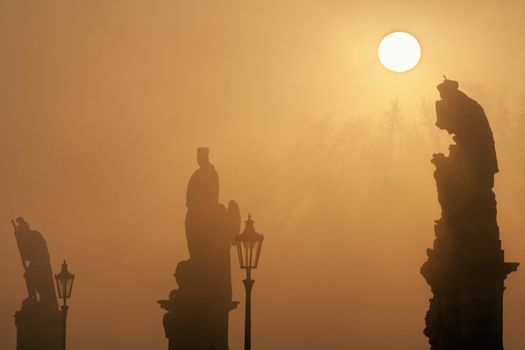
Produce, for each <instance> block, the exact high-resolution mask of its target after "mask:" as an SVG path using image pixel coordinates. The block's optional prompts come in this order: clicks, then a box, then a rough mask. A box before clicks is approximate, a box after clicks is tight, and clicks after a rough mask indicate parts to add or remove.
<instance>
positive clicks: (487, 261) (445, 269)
mask: <svg viewBox="0 0 525 350" xmlns="http://www.w3.org/2000/svg"><path fill="white" fill-rule="evenodd" d="M458 86H459V84H458V83H457V82H455V81H452V80H448V79H446V78H445V80H444V81H443V83H442V84H440V85H439V86H438V90H439V92H440V95H441V100H440V101H437V102H436V113H437V122H436V125H437V126H438V127H439V128H440V129H444V130H447V131H448V132H449V133H451V134H454V141H455V142H456V144H455V145H451V146H450V148H449V149H450V153H449V155H448V157H447V156H445V155H443V154H434V157H433V159H432V163H434V165H435V167H436V170H435V172H434V177H435V179H436V184H437V192H438V200H439V203H440V205H441V209H442V213H441V218H440V219H439V220H437V221H436V224H435V227H434V231H435V235H436V239H435V241H434V246H433V248H432V249H428V250H427V255H428V260H427V262H425V263H424V264H423V266H422V267H421V273H422V274H423V276H424V277H425V279H426V281H427V283H428V284H429V285H430V287H431V289H432V293H433V297H432V299H431V300H430V308H429V310H428V312H427V315H426V328H425V331H424V333H425V335H426V336H427V337H428V338H429V342H430V344H431V350H474V349H475V350H503V343H502V335H503V291H504V289H505V288H504V280H505V278H506V277H507V275H508V274H509V273H511V272H513V271H516V269H517V267H518V263H508V262H505V260H504V252H503V250H502V249H501V241H500V239H499V238H500V237H499V227H498V224H497V221H496V199H495V195H494V192H493V191H492V188H493V186H494V174H496V173H497V172H498V163H497V159H496V151H495V147H494V139H493V136H492V131H491V129H490V126H489V123H488V120H487V117H486V116H485V112H484V111H483V108H482V107H481V106H480V105H479V104H478V103H477V102H476V101H474V100H472V99H471V98H469V97H468V96H467V95H465V94H464V93H463V92H461V91H459V90H458Z"/></svg>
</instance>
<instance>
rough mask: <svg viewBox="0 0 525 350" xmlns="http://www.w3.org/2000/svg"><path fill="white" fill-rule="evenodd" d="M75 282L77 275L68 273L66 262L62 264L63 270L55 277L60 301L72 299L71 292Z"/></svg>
mask: <svg viewBox="0 0 525 350" xmlns="http://www.w3.org/2000/svg"><path fill="white" fill-rule="evenodd" d="M74 280H75V275H73V274H72V273H71V272H69V271H68V269H67V263H66V262H65V261H64V263H63V264H62V270H61V271H60V273H59V274H56V275H55V281H56V285H57V291H58V297H59V298H60V299H69V298H71V291H72V290H73V281H74Z"/></svg>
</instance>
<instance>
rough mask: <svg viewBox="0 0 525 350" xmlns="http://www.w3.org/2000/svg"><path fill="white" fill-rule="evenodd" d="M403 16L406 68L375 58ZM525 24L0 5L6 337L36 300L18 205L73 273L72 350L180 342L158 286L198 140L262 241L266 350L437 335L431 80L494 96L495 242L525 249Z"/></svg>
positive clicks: (423, 8)
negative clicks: (172, 335) (168, 330)
mask: <svg viewBox="0 0 525 350" xmlns="http://www.w3.org/2000/svg"><path fill="white" fill-rule="evenodd" d="M395 30H406V31H409V32H411V33H412V34H414V35H415V36H416V37H417V38H418V39H419V41H420V43H421V46H422V58H421V61H420V63H419V65H418V66H417V67H416V68H415V69H414V70H412V71H410V72H408V73H392V72H389V71H388V70H386V69H385V68H384V67H382V66H381V64H380V63H379V61H378V59H377V54H376V53H377V45H378V44H379V42H380V40H381V38H382V37H383V36H384V35H386V34H388V33H389V32H392V31H395ZM524 34H525V2H524V1H522V0H520V1H517V0H508V1H505V2H501V1H484V2H479V1H458V0H456V1H450V0H444V1H425V2H424V1H408V0H405V1H395V2H394V1H387V0H368V1H349V0H347V1H335V0H323V1H308V0H301V1H299V0H287V1H271V0H270V1H258V0H257V1H227V0H224V1H204V0H203V1H187V2H182V1H173V0H172V1H145V0H142V1H133V0H126V1H98V0H92V1H55V0H48V1H45V2H43V1H15V0H0V164H2V173H1V176H0V198H1V201H0V233H1V234H0V275H1V276H2V277H3V278H4V283H3V286H2V289H1V291H0V348H1V349H14V347H15V340H16V339H15V336H16V329H15V326H14V319H13V318H12V316H13V314H14V312H15V311H17V310H18V309H19V307H20V304H21V301H22V299H23V298H24V296H25V286H24V280H23V278H22V272H23V271H22V267H21V265H20V261H19V256H18V251H17V248H16V243H15V240H14V237H13V232H12V231H13V230H12V227H11V224H10V219H12V218H15V217H17V216H24V217H25V218H26V220H27V221H28V222H29V223H30V224H31V225H32V227H33V228H34V229H37V230H39V231H41V232H42V233H43V234H44V236H45V237H46V239H47V242H48V246H49V250H50V253H51V258H52V265H53V267H54V268H55V269H56V270H57V271H58V268H59V267H60V262H61V261H62V260H63V259H64V258H65V259H67V260H68V262H69V265H70V270H71V271H72V272H73V273H75V274H76V275H77V278H76V280H75V287H74V290H73V298H72V299H71V301H70V305H71V309H70V313H69V318H68V332H69V333H68V337H69V338H68V341H69V345H70V347H71V348H74V349H76V350H92V349H97V350H119V349H122V350H124V349H126V350H143V349H154V350H157V349H159V350H160V349H165V348H167V341H166V339H164V334H163V329H162V315H163V311H162V310H161V309H160V308H159V306H158V305H157V303H156V301H157V300H158V299H162V298H165V297H166V296H167V294H168V293H169V291H170V290H171V289H173V288H175V287H176V283H175V281H174V279H173V277H172V276H171V274H172V273H173V271H174V269H175V266H176V263H177V262H178V261H180V260H182V259H186V258H187V257H188V252H187V248H186V241H185V235H184V224H183V221H184V215H185V210H186V209H185V192H186V184H187V181H188V179H189V176H190V175H191V173H192V172H193V171H194V170H195V169H196V167H197V164H196V148H197V147H198V146H207V147H210V149H211V153H210V158H211V161H212V163H214V164H215V166H216V168H217V170H218V172H219V176H220V179H221V196H220V197H221V201H222V202H223V203H227V201H228V200H229V199H235V200H237V201H238V203H239V205H240V207H241V212H242V215H243V216H246V215H247V214H248V212H251V213H252V215H253V218H254V220H255V225H256V228H257V229H258V231H260V232H262V233H264V235H265V237H266V239H265V243H264V247H263V252H262V257H261V261H260V266H259V269H258V270H257V271H255V272H254V278H255V280H256V283H255V286H254V295H253V297H254V301H253V349H254V350H265V349H272V350H284V349H302V350H320V349H331V350H344V349H345V350H346V349H355V350H360V349H362V350H371V349H381V348H382V349H385V348H388V349H390V350H412V349H413V350H419V349H425V348H427V346H426V342H427V339H426V338H425V337H424V336H423V334H422V330H423V327H424V315H425V312H426V309H427V307H428V305H427V302H428V299H429V298H430V296H431V294H430V289H429V288H428V286H427V285H426V283H425V281H424V279H423V278H422V277H421V276H420V275H419V267H420V265H421V264H422V263H423V262H424V261H425V259H426V255H425V250H426V249H427V248H428V247H430V246H431V244H432V241H433V220H435V219H438V218H439V216H440V209H439V205H438V203H437V196H436V189H435V183H434V179H433V176H432V172H433V167H432V164H431V163H430V161H429V160H430V158H431V155H432V153H435V152H444V151H446V149H447V145H448V144H449V143H450V142H451V140H450V137H449V136H448V135H447V134H446V132H444V131H440V130H438V129H437V128H435V127H434V126H433V123H434V118H435V116H434V111H433V102H434V100H436V99H437V98H438V94H437V91H436V89H435V86H436V84H438V83H439V82H440V81H441V79H442V78H441V76H442V74H446V75H447V76H448V77H449V78H451V79H456V80H459V82H460V87H461V88H462V89H463V91H465V92H466V93H467V94H469V95H470V96H471V97H473V98H475V99H477V100H478V102H480V103H481V104H482V105H483V106H484V107H485V109H486V112H487V114H488V118H489V121H490V122H491V124H492V126H493V130H494V134H495V140H496V150H497V152H498V157H499V160H500V174H498V175H497V176H496V188H495V191H496V198H497V200H498V217H499V224H500V228H501V237H502V240H503V247H504V249H505V251H506V255H507V260H508V261H521V262H522V263H525V238H524V236H523V232H525V215H524V214H523V213H524V212H525V181H524V179H525V137H524V133H525V64H524V62H525V41H524V40H523V36H524ZM524 269H525V266H522V269H521V270H520V271H518V272H517V273H514V274H512V275H510V277H509V279H508V280H507V281H506V285H507V287H508V288H507V290H506V292H505V293H506V296H505V337H504V339H505V346H506V347H505V348H506V350H520V349H522V348H523V346H524V344H525V333H524V332H523V329H525V272H524ZM232 271H233V287H234V299H235V300H240V301H241V306H240V308H239V309H237V310H235V311H233V312H232V313H231V317H230V330H231V331H230V347H231V350H239V349H241V348H242V341H243V326H244V324H243V320H244V309H243V303H244V290H243V286H242V282H241V280H242V278H243V276H242V274H241V271H239V269H238V265H237V261H235V260H233V261H232Z"/></svg>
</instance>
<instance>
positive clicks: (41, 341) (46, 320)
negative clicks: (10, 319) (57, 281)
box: [15, 300, 62, 350]
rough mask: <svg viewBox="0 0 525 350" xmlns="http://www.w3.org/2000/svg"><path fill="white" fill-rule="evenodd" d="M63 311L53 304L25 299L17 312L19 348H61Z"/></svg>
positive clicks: (19, 349) (45, 349) (37, 349)
mask: <svg viewBox="0 0 525 350" xmlns="http://www.w3.org/2000/svg"><path fill="white" fill-rule="evenodd" d="M61 320H62V314H61V312H60V311H59V310H58V309H56V308H55V307H53V306H47V305H42V304H41V303H38V302H35V301H27V300H26V301H24V303H23V306H22V308H21V310H20V311H17V312H16V313H15V324H16V331H17V334H16V349H17V350H59V349H61V339H62V338H61V334H62V329H61V325H62V323H61Z"/></svg>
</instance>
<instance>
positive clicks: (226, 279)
mask: <svg viewBox="0 0 525 350" xmlns="http://www.w3.org/2000/svg"><path fill="white" fill-rule="evenodd" d="M208 154H209V150H208V149H207V148H199V149H198V151H197V161H198V164H199V169H197V170H196V171H195V173H194V174H193V175H192V176H191V178H190V181H189V183H188V191H187V197H186V206H187V208H188V211H187V214H186V220H185V228H186V238H187V241H188V250H189V253H190V259H189V260H185V261H182V262H180V263H179V264H178V265H177V269H176V273H175V277H176V280H177V283H178V285H179V288H178V289H176V290H173V291H172V292H171V293H170V297H169V299H168V300H161V301H159V303H160V305H161V307H162V308H164V309H166V310H167V311H168V313H167V314H166V315H165V316H164V328H165V332H166V337H167V338H168V339H169V344H170V345H169V349H170V350H208V349H209V348H211V347H213V348H215V349H217V350H227V349H228V314H229V312H230V311H231V310H232V309H234V308H235V307H236V306H237V304H238V303H237V302H233V301H232V291H231V274H230V249H231V242H232V238H233V237H234V236H235V235H236V234H237V233H239V230H240V213H239V207H238V206H237V203H235V202H234V201H230V203H229V204H228V209H227V210H226V208H225V207H224V205H222V204H220V203H219V178H218V175H217V172H216V171H215V168H214V166H213V165H212V164H211V163H210V161H209V158H208Z"/></svg>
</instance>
